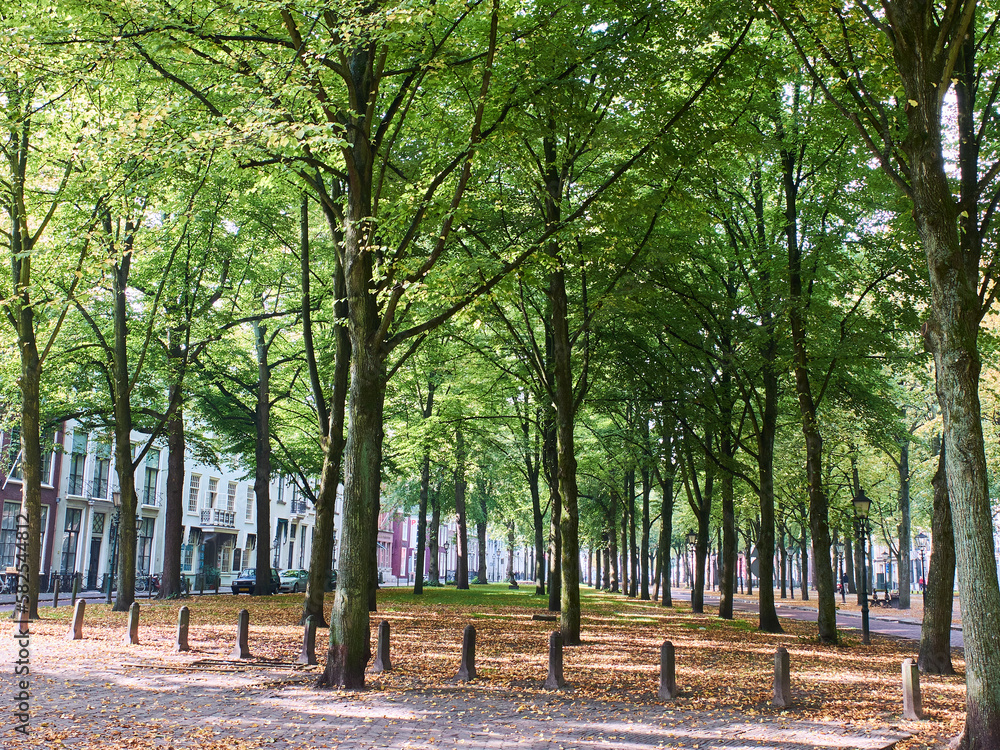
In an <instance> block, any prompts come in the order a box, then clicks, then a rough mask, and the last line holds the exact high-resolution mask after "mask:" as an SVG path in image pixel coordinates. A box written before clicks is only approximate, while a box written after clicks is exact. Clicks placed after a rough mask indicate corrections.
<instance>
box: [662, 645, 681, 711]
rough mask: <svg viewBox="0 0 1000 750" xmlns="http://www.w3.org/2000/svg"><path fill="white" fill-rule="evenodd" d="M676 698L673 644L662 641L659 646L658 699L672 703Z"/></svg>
mask: <svg viewBox="0 0 1000 750" xmlns="http://www.w3.org/2000/svg"><path fill="white" fill-rule="evenodd" d="M676 697H677V673H676V671H675V665H674V644H672V643H671V642H670V641H664V642H663V645H662V646H660V698H662V699H663V700H665V701H672V700H673V699H674V698H676Z"/></svg>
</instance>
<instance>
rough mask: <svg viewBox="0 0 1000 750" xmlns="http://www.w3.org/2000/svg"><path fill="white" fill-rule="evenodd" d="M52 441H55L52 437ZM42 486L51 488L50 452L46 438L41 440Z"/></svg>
mask: <svg viewBox="0 0 1000 750" xmlns="http://www.w3.org/2000/svg"><path fill="white" fill-rule="evenodd" d="M52 440H53V442H54V441H55V436H54V435H53V436H52ZM42 484H47V485H49V486H50V487H51V486H52V451H51V449H50V446H49V442H48V438H46V439H44V440H42Z"/></svg>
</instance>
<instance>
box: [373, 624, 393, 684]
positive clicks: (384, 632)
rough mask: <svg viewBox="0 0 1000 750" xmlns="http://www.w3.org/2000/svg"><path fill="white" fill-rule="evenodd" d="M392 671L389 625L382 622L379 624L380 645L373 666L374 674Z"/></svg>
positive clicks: (377, 647) (376, 650) (376, 648)
mask: <svg viewBox="0 0 1000 750" xmlns="http://www.w3.org/2000/svg"><path fill="white" fill-rule="evenodd" d="M391 670H392V662H391V661H390V660H389V623H388V622H387V621H386V620H382V622H380V623H379V624H378V645H377V646H376V647H375V664H374V665H372V672H374V673H375V674H378V673H379V672H389V671H391Z"/></svg>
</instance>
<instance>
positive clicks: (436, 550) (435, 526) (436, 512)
mask: <svg viewBox="0 0 1000 750" xmlns="http://www.w3.org/2000/svg"><path fill="white" fill-rule="evenodd" d="M440 529H441V493H440V491H439V490H435V491H434V494H433V496H432V497H431V530H430V534H428V537H429V541H428V545H427V546H428V547H429V548H430V558H431V559H430V563H429V565H428V570H427V583H428V585H430V586H440V585H441V570H440V566H441V552H440V546H439V543H438V541H439V540H438V533H439V532H440Z"/></svg>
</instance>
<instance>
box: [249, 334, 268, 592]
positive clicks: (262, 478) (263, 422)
mask: <svg viewBox="0 0 1000 750" xmlns="http://www.w3.org/2000/svg"><path fill="white" fill-rule="evenodd" d="M253 332H254V349H255V351H256V354H257V404H256V407H255V409H254V428H255V430H256V434H255V436H254V460H255V463H256V469H255V471H254V485H253V491H254V499H255V500H256V502H257V555H256V562H255V565H256V568H257V579H256V583H255V585H254V595H255V596H270V595H271V366H270V364H269V363H268V342H267V327H266V326H265V325H263V324H262V323H260V322H257V321H255V322H254V325H253Z"/></svg>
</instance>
